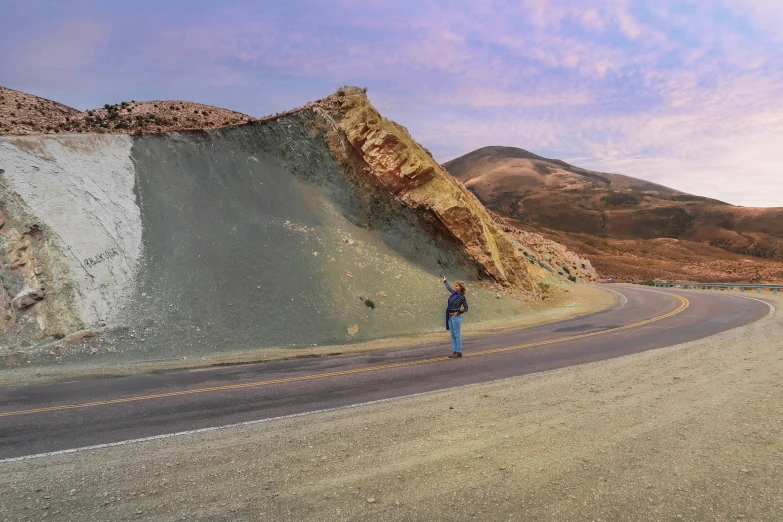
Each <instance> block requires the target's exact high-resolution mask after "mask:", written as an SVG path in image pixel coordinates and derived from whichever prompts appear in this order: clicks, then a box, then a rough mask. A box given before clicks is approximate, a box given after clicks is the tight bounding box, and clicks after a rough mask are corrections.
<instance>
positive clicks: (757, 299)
mask: <svg viewBox="0 0 783 522" xmlns="http://www.w3.org/2000/svg"><path fill="white" fill-rule="evenodd" d="M672 290H679V291H681V292H693V293H697V294H704V293H706V294H711V292H710V291H709V290H697V289H695V288H673V289H672ZM712 295H723V296H724V297H738V298H740V299H750V300H751V301H758V302H759V303H764V304H765V305H767V306H769V313H768V314H767V317H771V316H773V315H775V312H777V311H778V309H777V308H775V305H773V304H772V303H768V302H767V301H765V300H763V299H759V298H757V297H749V296H747V295H734V294H712ZM0 462H2V461H0Z"/></svg>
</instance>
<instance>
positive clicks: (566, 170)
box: [444, 147, 783, 281]
mask: <svg viewBox="0 0 783 522" xmlns="http://www.w3.org/2000/svg"><path fill="white" fill-rule="evenodd" d="M444 166H445V167H446V169H447V170H448V171H449V172H450V173H451V174H452V175H453V176H455V177H456V178H457V179H459V180H460V181H462V182H463V183H464V184H465V185H466V187H468V188H469V189H470V190H471V191H472V192H474V193H475V194H476V195H477V197H478V198H479V200H481V202H482V203H484V204H485V205H486V206H487V207H488V208H489V209H491V210H493V211H495V212H497V213H498V214H499V215H501V216H504V217H506V218H509V219H510V220H511V222H510V224H515V225H518V226H519V227H520V228H522V229H530V230H537V231H541V232H542V233H544V234H545V235H547V237H550V238H552V239H554V240H555V241H559V242H562V243H564V244H566V245H567V246H569V247H571V248H573V249H574V250H575V251H576V252H578V253H579V254H581V255H585V256H587V257H589V258H590V259H591V260H592V261H593V264H594V266H595V267H596V269H597V270H598V272H599V273H602V274H603V275H605V276H607V277H613V278H616V279H619V280H633V279H641V278H654V277H660V278H665V279H690V280H692V279H699V278H703V277H709V278H710V279H720V280H732V281H733V280H748V279H750V280H783V270H781V264H780V261H783V209H781V208H744V207H737V206H733V205H729V204H727V203H723V202H721V201H716V200H713V199H709V198H703V197H699V196H694V195H691V194H686V193H684V192H680V191H677V190H674V189H671V188H668V187H664V186H662V185H658V184H655V183H650V182H647V181H644V180H639V179H635V178H632V177H629V176H623V175H619V174H606V173H599V172H593V171H589V170H586V169H581V168H579V167H574V166H573V165H569V164H568V163H565V162H564V161H560V160H552V159H547V158H543V157H541V156H537V155H535V154H532V153H530V152H528V151H525V150H522V149H517V148H513V147H485V148H482V149H479V150H476V151H474V152H471V153H470V154H467V155H465V156H462V157H460V158H457V159H455V160H452V161H449V162H447V163H446V164H445V165H444ZM662 239H663V240H664V241H662ZM666 239H669V240H676V241H673V242H672V241H665V240H666ZM659 255H660V256H659ZM650 256H653V257H655V256H659V257H660V259H659V262H656V263H655V264H654V265H653V264H651V263H650V259H651V258H650ZM718 262H719V263H718ZM714 263H718V264H717V265H715V264H714Z"/></svg>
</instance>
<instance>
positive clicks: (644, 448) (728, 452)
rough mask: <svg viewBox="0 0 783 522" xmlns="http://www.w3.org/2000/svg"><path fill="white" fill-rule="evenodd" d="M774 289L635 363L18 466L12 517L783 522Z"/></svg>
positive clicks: (5, 480) (1, 515)
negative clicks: (769, 309)
mask: <svg viewBox="0 0 783 522" xmlns="http://www.w3.org/2000/svg"><path fill="white" fill-rule="evenodd" d="M765 299H766V300H768V301H769V302H771V303H774V304H775V306H777V307H778V311H777V313H776V314H774V315H771V316H769V317H767V318H766V319H763V320H761V321H759V322H757V323H754V324H752V325H749V326H746V327H742V328H738V329H735V330H732V331H729V332H724V333H722V334H719V335H716V336H713V337H711V338H708V339H703V340H700V341H696V342H692V343H687V344H683V345H679V346H674V347H670V348H665V349H660V350H655V351H651V352H646V353H642V354H637V355H632V356H628V357H624V358H620V359H614V360H610V361H604V362H599V363H592V364H587V365H583V366H578V367H572V368H567V369H562V370H557V371H552V372H546V373H542V374H535V375H529V376H524V377H519V378H513V379H506V380H503V381H497V382H493V383H490V384H484V385H474V386H468V387H463V388H458V389H452V390H447V391H443V392H437V393H430V394H425V395H421V396H417V397H411V398H407V399H399V400H393V401H387V402H382V403H376V404H370V405H364V406H358V407H353V408H347V409H341V410H337V411H332V412H326V413H320V414H312V415H306V416H301V417H295V418H289V419H283V420H278V421H270V422H263V423H259V424H255V425H248V426H243V427H238V428H230V429H225V430H219V431H213V432H207V433H199V434H193V435H187V436H180V437H174V438H168V439H162V440H156V441H150V442H144V443H138V444H130V445H126V446H121V447H113V448H106V449H101V450H95V451H89V452H83V453H76V454H70V455H60V456H52V457H46V458H40V459H35V460H27V461H19V462H6V463H2V464H0V491H2V492H3V499H2V502H0V519H3V520H11V519H20V518H28V519H40V518H42V517H44V516H47V515H48V516H49V517H53V518H62V519H67V520H120V519H123V520H131V519H137V520H182V519H185V520H194V519H198V520H319V521H320V520H501V519H503V520H505V519H510V520H578V519H582V520H656V521H658V520H699V521H701V520H780V519H781V518H783V493H782V492H781V489H780V484H781V483H783V357H781V353H782V352H783V298H781V297H774V298H773V297H766V296H765ZM466 361H467V360H466ZM55 515H56V516H55Z"/></svg>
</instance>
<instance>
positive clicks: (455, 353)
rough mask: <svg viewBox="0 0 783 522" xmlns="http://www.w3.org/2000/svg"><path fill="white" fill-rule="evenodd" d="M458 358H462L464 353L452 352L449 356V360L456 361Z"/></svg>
mask: <svg viewBox="0 0 783 522" xmlns="http://www.w3.org/2000/svg"><path fill="white" fill-rule="evenodd" d="M457 357H462V352H451V355H449V359H456V358H457Z"/></svg>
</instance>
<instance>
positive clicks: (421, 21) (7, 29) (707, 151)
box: [0, 0, 783, 206]
mask: <svg viewBox="0 0 783 522" xmlns="http://www.w3.org/2000/svg"><path fill="white" fill-rule="evenodd" d="M0 13H1V14H2V16H0V51H2V52H0V85H4V86H6V87H10V88H13V89H18V90H22V91H26V92H31V93H33V94H37V95H40V96H44V97H47V98H51V99H54V100H57V101H60V102H62V103H65V104H67V105H71V106H73V107H76V108H79V109H87V108H93V107H98V106H101V105H103V104H104V103H113V102H118V101H122V100H130V99H136V100H151V99H185V100H190V101H196V102H202V103H208V104H211V105H217V106H221V107H226V108H229V109H234V110H238V111H241V112H245V113H247V114H250V115H253V116H263V115H265V114H270V113H274V112H278V111H282V110H286V109H289V108H293V107H295V106H300V105H303V104H304V103H306V102H307V101H310V100H314V99H318V98H321V97H323V96H326V95H327V94H330V93H332V92H333V91H335V90H336V89H337V88H338V87H340V86H342V85H359V86H363V87H368V89H369V90H368V94H369V96H370V99H371V100H372V102H373V103H374V104H375V105H376V107H378V109H379V110H380V111H381V112H382V113H383V114H384V115H385V116H387V117H389V118H391V119H394V120H396V121H397V122H399V123H401V124H403V125H405V126H406V127H408V129H409V130H410V131H411V133H412V134H413V136H414V137H415V138H416V139H417V140H418V141H420V142H421V143H422V144H423V145H425V146H426V147H427V148H429V149H430V150H431V151H432V153H433V154H434V156H435V157H436V159H438V160H439V161H447V160H449V159H452V158H454V157H457V156H459V155H461V154H465V153H467V152H470V151H472V150H474V149H476V148H478V147H482V146H485V145H507V146H517V147H521V148H524V149H528V150H531V151H533V152H536V153H538V154H541V155H544V156H549V157H558V158H562V159H565V160H567V161H570V162H572V163H575V164H577V165H579V166H583V167H587V168H592V169H595V170H602V171H607V172H617V173H621V174H627V175H631V176H635V177H639V178H645V179H649V180H652V181H656V182H658V183H663V184H665V185H669V186H671V187H674V188H677V189H680V190H684V191H687V192H692V193H695V194H699V195H705V196H710V197H715V198H718V199H722V200H724V201H728V202H731V203H735V204H741V205H746V206H783V173H782V172H783V146H782V145H781V141H783V140H782V139H781V138H783V31H781V30H780V28H781V27H783V2H780V1H779V0H778V1H771V0H742V1H739V0H713V1H710V2H704V1H698V2H684V1H665V0H664V1H659V2H642V1H639V2H637V1H632V0H584V1H558V0H553V1H546V2H545V1H535V0H521V1H517V2H494V1H482V2H472V1H461V0H455V1H443V2H438V1H423V0H414V1H409V0H396V1H388V2H387V1H376V2H371V1H358V0H332V1H307V0H291V1H287V2H282V1H280V2H273V1H221V2H215V1H208V2H207V1H201V0H190V1H178V0H177V1H165V0H158V1H156V2H152V1H148V0H138V1H126V2H114V1H87V0H71V1H68V2H62V1H58V2H47V1H36V0H24V1H22V0H19V1H17V0H0Z"/></svg>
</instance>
